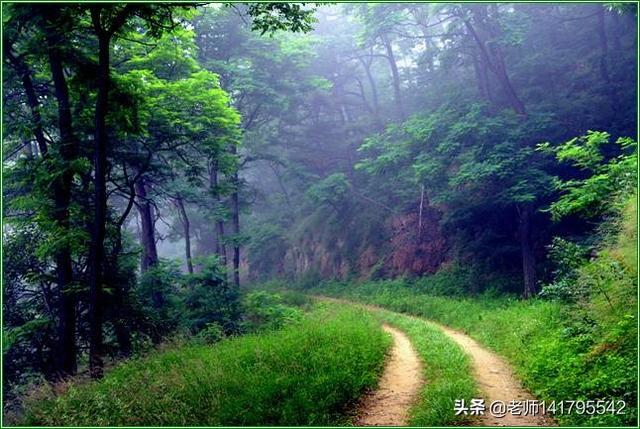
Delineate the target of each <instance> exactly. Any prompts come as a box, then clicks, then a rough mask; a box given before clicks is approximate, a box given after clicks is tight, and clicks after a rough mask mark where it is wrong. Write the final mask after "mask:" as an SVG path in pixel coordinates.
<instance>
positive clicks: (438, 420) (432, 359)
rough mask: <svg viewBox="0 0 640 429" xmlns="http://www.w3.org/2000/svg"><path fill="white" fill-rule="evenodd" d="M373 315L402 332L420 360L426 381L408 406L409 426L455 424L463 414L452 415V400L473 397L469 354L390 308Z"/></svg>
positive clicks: (425, 324)
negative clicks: (412, 403)
mask: <svg viewBox="0 0 640 429" xmlns="http://www.w3.org/2000/svg"><path fill="white" fill-rule="evenodd" d="M375 314H376V317H378V318H380V319H381V320H382V321H384V322H386V323H388V324H389V325H392V326H394V327H396V328H398V329H400V330H401V331H403V332H404V333H405V334H407V336H408V337H409V339H410V340H411V343H412V344H413V346H414V348H415V349H416V351H417V352H418V355H419V356H420V359H421V360H422V362H423V372H424V379H425V380H426V383H425V385H424V387H423V389H422V391H421V392H420V398H419V400H418V402H417V403H416V404H415V405H414V406H413V407H412V408H411V410H410V412H409V415H410V421H409V424H410V425H411V426H443V425H459V424H461V423H464V422H465V416H456V415H455V412H454V402H455V400H456V399H464V400H465V402H466V403H469V402H470V400H471V398H472V397H476V395H475V394H476V392H477V388H476V383H475V380H474V379H473V376H472V370H471V363H470V360H469V357H468V356H467V355H466V354H465V353H464V352H463V351H462V349H460V347H459V346H458V345H457V344H455V343H454V342H453V341H451V340H450V339H449V338H448V337H447V336H446V335H445V334H443V333H442V331H441V330H440V329H439V328H437V327H436V326H434V325H433V324H431V323H429V322H427V321H425V320H421V319H417V318H413V317H408V316H405V315H403V314H399V313H393V312H390V311H384V310H381V311H378V312H376V313H375Z"/></svg>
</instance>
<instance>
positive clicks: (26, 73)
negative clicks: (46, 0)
mask: <svg viewBox="0 0 640 429" xmlns="http://www.w3.org/2000/svg"><path fill="white" fill-rule="evenodd" d="M47 39H49V38H47ZM5 43H8V42H7V41H5ZM48 45H49V50H51V49H52V48H51V42H49V43H48ZM5 55H6V56H7V59H8V60H9V62H10V63H11V65H12V66H13V68H14V69H15V71H16V73H18V75H19V76H20V79H21V80H22V87H23V88H24V92H25V95H26V96H27V104H28V106H29V110H30V111H31V122H33V135H34V136H35V138H36V142H37V143H38V149H39V150H40V155H42V156H45V155H46V154H47V151H48V148H47V140H46V139H45V137H44V132H43V129H42V115H41V114H40V102H39V101H38V95H37V94H36V91H35V88H34V86H33V79H32V78H31V71H30V70H29V67H28V66H27V64H26V63H25V62H24V61H23V60H22V59H21V58H19V57H17V56H15V55H14V54H13V52H12V51H11V47H10V46H8V47H7V49H6V54H5ZM50 61H51V60H50ZM63 79H64V76H63ZM65 84H66V82H65ZM54 85H55V82H54ZM59 105H60V103H59V102H58V106H59Z"/></svg>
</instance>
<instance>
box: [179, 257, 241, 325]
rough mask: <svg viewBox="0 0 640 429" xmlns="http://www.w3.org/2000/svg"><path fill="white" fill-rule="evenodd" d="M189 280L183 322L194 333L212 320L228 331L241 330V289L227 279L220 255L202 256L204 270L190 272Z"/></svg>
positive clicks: (187, 281) (202, 268)
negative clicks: (218, 256)
mask: <svg viewBox="0 0 640 429" xmlns="http://www.w3.org/2000/svg"><path fill="white" fill-rule="evenodd" d="M186 283H187V289H186V292H185V295H184V308H185V310H184V314H183V320H182V324H183V326H185V327H186V328H188V329H189V330H190V331H191V332H192V333H194V334H195V333H198V332H199V331H200V330H202V329H204V328H205V327H206V326H207V325H208V324H210V323H216V324H218V325H219V326H221V327H222V329H223V331H224V333H225V334H227V335H229V334H233V333H237V332H238V330H239V326H238V324H239V321H240V292H239V291H238V290H237V288H236V287H235V286H233V285H232V284H230V283H229V282H227V280H226V276H225V271H224V267H223V266H222V265H221V264H220V262H219V260H218V258H217V257H215V256H212V257H208V258H205V259H202V260H201V270H200V271H199V272H197V273H195V274H191V275H189V276H188V277H187V280H186Z"/></svg>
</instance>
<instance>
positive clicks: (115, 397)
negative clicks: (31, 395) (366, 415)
mask: <svg viewBox="0 0 640 429" xmlns="http://www.w3.org/2000/svg"><path fill="white" fill-rule="evenodd" d="M389 345H390V341H389V338H388V337H387V336H386V335H385V334H384V333H383V332H382V330H381V329H380V327H379V325H378V323H376V322H375V321H374V320H373V319H372V318H371V316H370V315H368V313H367V312H365V311H358V310H353V309H347V308H339V309H336V308H330V309H319V310H318V311H315V312H313V313H312V314H311V315H309V316H308V317H305V318H304V320H303V321H302V322H301V323H299V324H295V325H291V326H288V327H286V328H284V329H283V330H280V331H274V332H268V333H263V334H257V335H246V336H242V337H239V338H235V339H229V340H226V341H223V342H220V343H218V344H216V345H214V346H192V347H185V348H180V349H177V350H171V351H167V352H160V353H155V354H153V355H151V356H149V357H147V358H144V359H138V360H135V361H131V362H128V363H125V364H122V365H120V366H118V367H117V368H115V369H113V370H112V371H110V372H109V373H108V374H107V375H106V376H105V378H104V379H103V380H101V381H98V382H93V383H88V384H84V385H81V384H78V385H71V386H70V387H69V389H68V390H67V391H66V393H64V394H62V395H61V396H59V397H57V398H55V399H45V400H39V401H36V402H35V403H32V404H31V406H30V407H29V409H28V412H27V417H26V419H25V420H24V422H23V423H25V424H30V425H114V426H120V425H144V426H184V425H191V426H193V425H196V426H198V425H205V426H218V425H229V426H248V425H275V426H279V425H293V426H296V425H335V424H338V423H344V422H345V418H344V416H343V415H342V413H343V411H344V406H345V404H348V403H350V402H352V401H354V400H356V399H357V398H358V397H359V396H360V395H361V393H362V392H363V391H364V389H366V388H369V387H372V386H374V385H375V383H376V381H377V378H378V375H379V372H380V371H381V368H382V365H383V361H384V356H385V351H386V350H387V348H388V347H389Z"/></svg>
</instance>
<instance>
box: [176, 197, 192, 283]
mask: <svg viewBox="0 0 640 429" xmlns="http://www.w3.org/2000/svg"><path fill="white" fill-rule="evenodd" d="M175 202H176V206H177V207H178V210H179V211H180V219H181V221H182V228H183V231H184V254H185V257H186V259H187V270H188V271H189V274H193V261H192V259H191V231H190V230H191V225H190V223H189V216H187V211H186V210H185V208H184V201H182V198H176V199H175Z"/></svg>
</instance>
